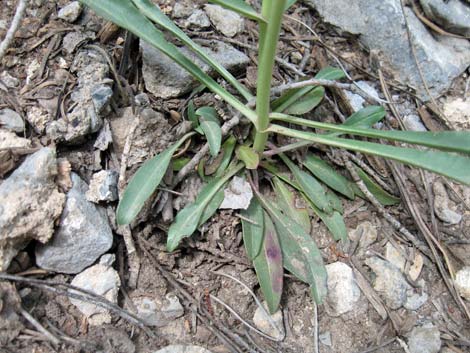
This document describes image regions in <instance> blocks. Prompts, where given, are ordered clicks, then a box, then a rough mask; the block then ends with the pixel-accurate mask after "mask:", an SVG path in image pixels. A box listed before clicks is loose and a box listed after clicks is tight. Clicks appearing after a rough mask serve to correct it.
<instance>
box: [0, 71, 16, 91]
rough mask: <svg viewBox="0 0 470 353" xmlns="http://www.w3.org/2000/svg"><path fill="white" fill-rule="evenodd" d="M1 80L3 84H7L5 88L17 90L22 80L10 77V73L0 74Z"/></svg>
mask: <svg viewBox="0 0 470 353" xmlns="http://www.w3.org/2000/svg"><path fill="white" fill-rule="evenodd" d="M0 79H1V80H2V83H3V84H5V86H7V87H8V88H15V87H18V86H19V85H20V80H18V79H17V78H16V77H13V76H12V75H10V73H9V72H8V71H3V72H2V73H1V74H0Z"/></svg>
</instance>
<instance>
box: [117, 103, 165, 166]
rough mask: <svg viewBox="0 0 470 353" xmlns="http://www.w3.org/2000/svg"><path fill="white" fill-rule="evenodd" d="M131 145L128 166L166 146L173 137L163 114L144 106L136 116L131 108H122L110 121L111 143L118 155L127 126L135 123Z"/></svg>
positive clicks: (145, 158) (126, 133) (149, 156)
mask: <svg viewBox="0 0 470 353" xmlns="http://www.w3.org/2000/svg"><path fill="white" fill-rule="evenodd" d="M136 119H137V120H138V121H137V128H136V129H135V131H134V135H133V139H132V146H131V149H130V151H129V154H128V157H127V165H128V166H129V167H132V166H135V165H139V164H141V163H142V162H144V161H146V160H147V159H148V158H151V157H153V156H154V155H156V154H157V153H160V152H162V151H163V150H164V149H166V148H167V147H168V145H169V144H170V142H171V141H172V139H173V136H172V134H169V133H168V132H169V131H170V129H171V126H170V124H169V123H168V121H167V120H166V119H165V117H164V116H163V114H161V113H158V112H156V111H154V110H152V109H150V108H145V109H143V110H142V112H141V113H140V114H139V115H138V116H137V117H136V116H134V114H133V113H132V108H131V107H128V108H124V109H123V110H122V111H121V112H120V114H119V116H118V117H117V118H114V119H112V120H111V121H110V125H111V132H112V137H113V145H114V148H115V150H116V152H117V154H118V155H120V154H121V153H122V151H123V150H124V145H125V143H126V138H127V135H128V133H129V126H131V125H132V124H135V120H136Z"/></svg>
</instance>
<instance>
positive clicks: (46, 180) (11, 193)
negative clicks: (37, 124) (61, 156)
mask: <svg viewBox="0 0 470 353" xmlns="http://www.w3.org/2000/svg"><path fill="white" fill-rule="evenodd" d="M56 175H57V163H56V156H55V149H53V148H48V147H44V148H42V149H40V150H39V151H37V152H36V153H34V154H32V155H30V156H28V157H27V158H26V160H25V161H24V162H23V164H21V166H20V167H18V168H17V169H16V170H15V171H14V172H13V173H12V174H11V175H10V177H8V179H6V180H5V181H4V182H3V183H2V184H1V185H0V200H1V202H0V271H6V270H7V268H8V266H9V264H10V261H11V260H12V259H13V257H14V256H15V255H16V254H17V253H18V251H19V250H21V249H22V248H23V247H24V246H26V245H27V244H28V243H29V241H30V240H32V239H35V240H38V241H40V242H47V241H48V240H49V239H50V237H51V236H52V234H53V231H54V222H55V220H56V219H57V218H58V217H59V216H60V214H61V213H62V208H63V205H64V202H65V195H64V194H61V193H60V192H59V191H58V190H57V186H56V184H55V183H54V178H55V176H56Z"/></svg>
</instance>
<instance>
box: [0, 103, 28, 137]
mask: <svg viewBox="0 0 470 353" xmlns="http://www.w3.org/2000/svg"><path fill="white" fill-rule="evenodd" d="M0 127H2V128H5V129H7V130H10V131H14V132H23V131H24V128H25V126H24V121H23V119H22V118H21V116H20V114H18V113H17V112H15V111H14V110H11V109H8V108H5V109H2V110H0Z"/></svg>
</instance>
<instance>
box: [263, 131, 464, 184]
mask: <svg viewBox="0 0 470 353" xmlns="http://www.w3.org/2000/svg"><path fill="white" fill-rule="evenodd" d="M267 131H269V132H276V133H279V134H282V135H285V136H290V137H295V138H299V139H303V140H307V141H312V142H314V143H320V144H325V145H327V146H333V147H338V148H344V149H347V150H351V151H357V152H361V153H367V154H372V155H376V156H380V157H384V158H389V159H393V160H396V161H399V162H402V163H405V164H410V165H412V166H415V167H419V168H423V169H426V170H429V171H431V172H435V173H438V174H441V175H444V176H447V177H449V178H451V179H454V180H457V181H459V182H462V183H464V184H467V185H470V158H468V157H465V156H462V155H458V154H454V153H447V152H441V151H431V150H427V151H423V150H415V149H409V148H403V147H395V146H389V145H380V144H377V143H371V142H366V141H356V140H348V139H343V138H337V137H330V136H325V135H319V134H315V133H311V132H305V131H298V130H293V129H289V128H286V127H283V126H279V125H271V126H270V127H269V128H268V129H267Z"/></svg>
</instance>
